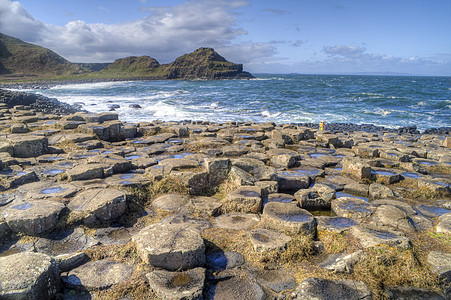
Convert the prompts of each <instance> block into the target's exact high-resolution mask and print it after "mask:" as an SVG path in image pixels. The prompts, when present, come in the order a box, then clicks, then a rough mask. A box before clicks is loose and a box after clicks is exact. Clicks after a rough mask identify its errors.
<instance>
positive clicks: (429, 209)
mask: <svg viewBox="0 0 451 300" xmlns="http://www.w3.org/2000/svg"><path fill="white" fill-rule="evenodd" d="M413 209H414V210H416V211H417V212H418V213H419V214H421V215H424V216H425V217H428V218H431V219H436V218H438V217H440V216H441V215H444V214H447V213H450V212H451V211H450V210H449V209H446V208H443V207H439V206H435V205H426V204H418V205H414V206H413Z"/></svg>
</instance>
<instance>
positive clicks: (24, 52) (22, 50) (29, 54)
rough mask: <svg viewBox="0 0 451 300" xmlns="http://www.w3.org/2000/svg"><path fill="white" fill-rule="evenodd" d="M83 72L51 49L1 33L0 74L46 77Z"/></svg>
mask: <svg viewBox="0 0 451 300" xmlns="http://www.w3.org/2000/svg"><path fill="white" fill-rule="evenodd" d="M83 71H84V69H83V68H81V67H79V66H77V65H75V64H72V63H71V62H69V61H67V60H66V59H64V58H63V57H61V56H59V55H58V54H56V53H55V52H53V51H51V50H49V49H46V48H44V47H41V46H37V45H33V44H29V43H25V42H23V41H21V40H19V39H16V38H13V37H10V36H8V35H5V34H2V33H0V74H14V75H16V76H41V77H42V76H44V77H46V76H55V75H68V74H77V73H82V72H83Z"/></svg>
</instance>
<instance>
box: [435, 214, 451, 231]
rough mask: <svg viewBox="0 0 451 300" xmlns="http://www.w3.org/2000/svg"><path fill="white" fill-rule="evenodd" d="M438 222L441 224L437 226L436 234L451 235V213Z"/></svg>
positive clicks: (442, 216) (440, 218)
mask: <svg viewBox="0 0 451 300" xmlns="http://www.w3.org/2000/svg"><path fill="white" fill-rule="evenodd" d="M438 221H439V223H438V224H437V227H436V232H437V233H447V234H450V233H451V213H447V214H444V215H441V216H440V217H439V218H438Z"/></svg>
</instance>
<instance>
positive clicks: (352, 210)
mask: <svg viewBox="0 0 451 300" xmlns="http://www.w3.org/2000/svg"><path fill="white" fill-rule="evenodd" d="M331 207H332V210H333V212H334V213H335V214H336V215H337V216H339V217H345V218H351V219H363V218H366V217H368V216H370V215H371V214H372V213H373V211H374V207H372V206H371V205H370V204H368V202H366V201H365V200H362V199H360V198H354V197H340V198H337V199H335V200H332V204H331Z"/></svg>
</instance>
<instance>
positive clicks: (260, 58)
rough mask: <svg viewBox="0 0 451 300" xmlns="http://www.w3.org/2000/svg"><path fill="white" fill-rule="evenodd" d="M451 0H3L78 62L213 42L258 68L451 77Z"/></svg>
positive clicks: (1, 21)
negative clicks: (450, 36)
mask: <svg viewBox="0 0 451 300" xmlns="http://www.w3.org/2000/svg"><path fill="white" fill-rule="evenodd" d="M450 16H451V1H450V0H409V1H407V0H389V1H387V0H378V1H374V0H371V1H370V0H315V1H314V0H284V1H267V0H259V1H257V0H249V1H245V0H215V1H213V0H191V1H187V0H183V1H182V0H178V1H154V0H90V1H84V0H78V1H73V0H59V1H57V0H54V1H50V0H39V1H36V0H21V1H12V0H0V32H2V33H5V34H9V35H12V36H15V37H17V38H20V39H22V40H25V41H27V42H32V43H36V44H39V45H42V46H45V47H48V48H50V49H52V50H54V51H55V52H57V53H58V54H60V55H62V56H64V57H65V58H67V59H69V60H70V61H73V62H110V61H114V60H115V59H117V58H121V57H125V56H129V55H137V56H138V55H149V56H151V57H154V58H156V59H157V60H158V61H159V62H160V63H167V62H170V61H172V60H174V59H175V58H176V57H177V56H180V55H182V54H184V53H188V52H191V51H193V50H195V49H197V48H199V47H213V48H215V49H216V50H217V51H218V52H219V53H220V54H221V55H223V56H224V57H225V58H227V59H228V60H230V61H234V62H238V63H243V64H244V68H245V70H248V71H250V72H254V73H261V72H266V73H294V72H296V73H319V74H321V73H334V74H349V73H384V72H393V73H409V74H420V75H451V38H449V35H450V32H451V17H450Z"/></svg>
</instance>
